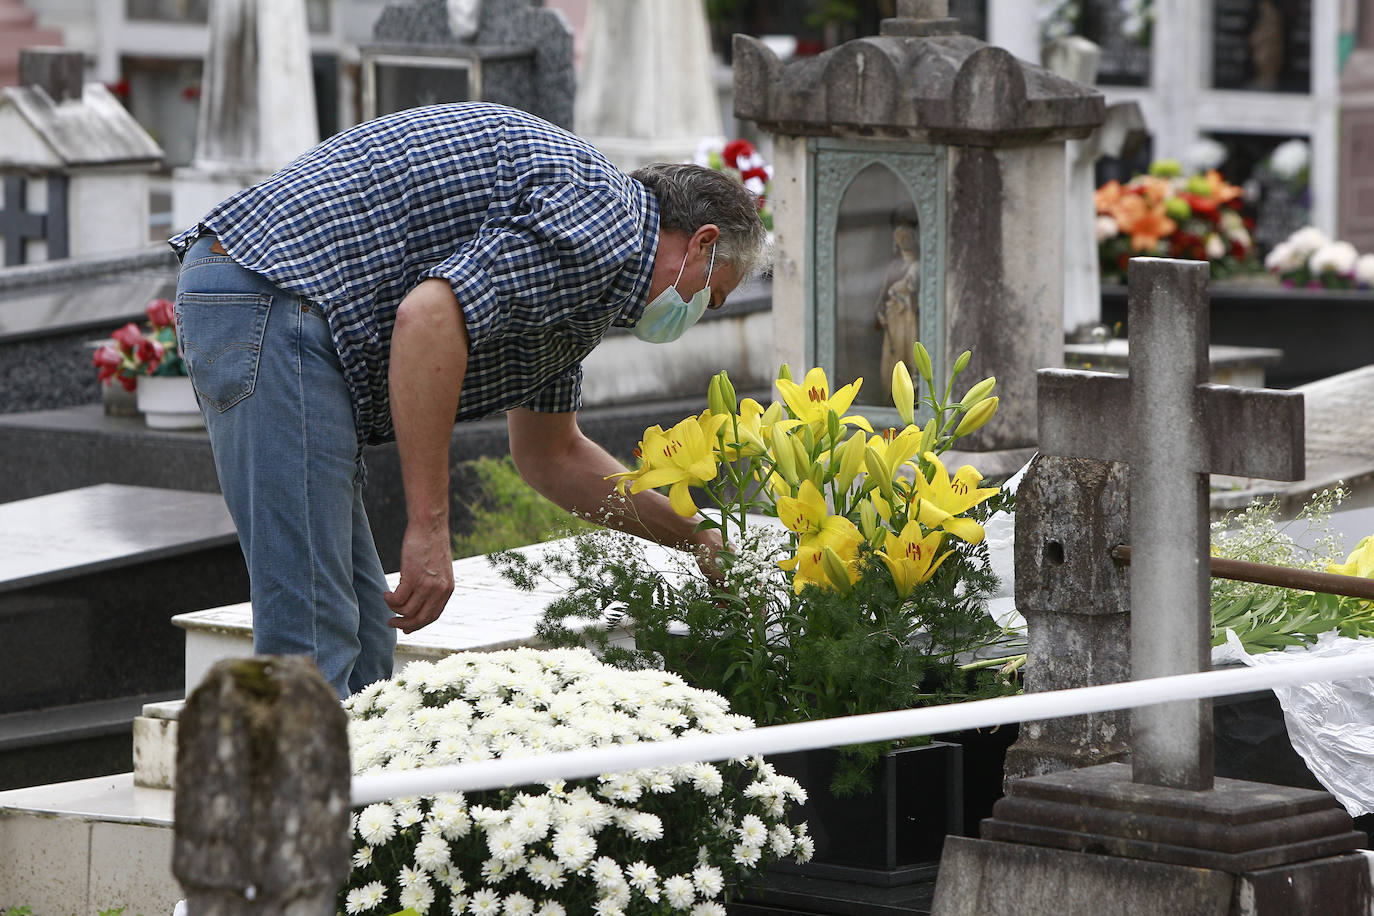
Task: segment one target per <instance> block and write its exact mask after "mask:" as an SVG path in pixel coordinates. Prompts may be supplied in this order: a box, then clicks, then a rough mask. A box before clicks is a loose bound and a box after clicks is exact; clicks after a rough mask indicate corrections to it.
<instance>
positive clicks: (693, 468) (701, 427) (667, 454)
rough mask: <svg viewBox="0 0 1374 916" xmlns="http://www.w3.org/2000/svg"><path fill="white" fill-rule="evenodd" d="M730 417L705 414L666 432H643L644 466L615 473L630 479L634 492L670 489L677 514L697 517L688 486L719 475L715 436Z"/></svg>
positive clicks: (648, 430)
mask: <svg viewBox="0 0 1374 916" xmlns="http://www.w3.org/2000/svg"><path fill="white" fill-rule="evenodd" d="M728 419H729V416H728V415H726V414H713V413H711V412H710V411H705V412H703V413H702V414H701V415H700V416H696V417H688V418H687V419H685V420H683V421H682V422H681V423H678V424H677V425H676V426H674V427H673V428H672V429H670V430H668V431H667V432H664V431H663V430H662V429H660V428H659V427H657V426H651V427H650V428H649V429H647V430H645V431H644V439H643V441H642V442H641V443H640V448H639V451H640V453H641V455H642V456H643V460H644V464H643V466H641V467H640V469H639V470H638V471H634V472H631V473H628V474H624V473H622V474H616V475H612V476H613V477H622V478H628V479H629V480H631V481H632V483H631V484H630V492H631V493H641V492H643V491H644V490H654V489H657V488H658V487H665V486H666V487H669V490H668V501H669V502H670V503H671V504H672V507H673V511H674V512H676V513H677V514H678V515H681V516H684V517H690V516H693V515H696V513H697V507H696V503H694V502H693V501H692V495H691V492H690V490H689V489H688V488H689V487H693V486H700V485H701V484H703V483H705V482H706V481H708V480H713V479H714V478H715V476H716V469H717V467H718V466H719V462H720V456H719V455H718V454H717V453H716V433H717V432H718V431H719V429H720V426H721V424H722V423H724V422H725V421H726V420H728Z"/></svg>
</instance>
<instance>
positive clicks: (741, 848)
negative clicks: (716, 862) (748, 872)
mask: <svg viewBox="0 0 1374 916" xmlns="http://www.w3.org/2000/svg"><path fill="white" fill-rule="evenodd" d="M730 857H731V858H732V859H734V860H735V861H736V862H738V863H739V864H740V865H743V866H744V867H745V868H753V867H754V866H756V865H758V864H759V860H760V859H762V858H763V847H761V846H750V845H748V844H746V843H736V844H735V848H734V849H732V850H731V851H730Z"/></svg>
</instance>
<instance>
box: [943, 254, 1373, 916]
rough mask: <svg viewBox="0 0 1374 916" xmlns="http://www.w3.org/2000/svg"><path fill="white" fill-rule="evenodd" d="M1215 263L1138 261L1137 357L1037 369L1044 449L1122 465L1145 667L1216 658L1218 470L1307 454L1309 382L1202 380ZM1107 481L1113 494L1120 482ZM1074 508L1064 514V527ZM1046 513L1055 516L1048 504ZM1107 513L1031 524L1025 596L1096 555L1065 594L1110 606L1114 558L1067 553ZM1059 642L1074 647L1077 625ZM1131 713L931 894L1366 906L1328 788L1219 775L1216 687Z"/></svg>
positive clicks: (1000, 899)
mask: <svg viewBox="0 0 1374 916" xmlns="http://www.w3.org/2000/svg"><path fill="white" fill-rule="evenodd" d="M1206 279H1207V265H1206V264H1205V263H1201V262H1190V261H1169V260H1164V259H1157V258H1140V259H1136V260H1134V261H1132V263H1131V267H1130V274H1129V281H1130V292H1131V319H1132V324H1131V327H1132V332H1133V334H1132V347H1131V367H1130V369H1131V371H1130V376H1129V377H1125V376H1111V375H1103V374H1097V373H1079V372H1070V371H1065V370H1044V371H1043V372H1042V373H1041V376H1040V384H1041V399H1040V444H1041V448H1042V450H1043V451H1044V452H1045V453H1047V454H1050V455H1055V454H1058V455H1083V456H1090V457H1092V458H1095V459H1117V460H1122V461H1125V462H1127V463H1128V465H1129V479H1130V482H1129V488H1128V492H1129V502H1130V512H1129V517H1130V521H1129V525H1128V528H1127V533H1128V534H1129V538H1130V547H1131V567H1130V572H1129V594H1130V608H1131V615H1130V616H1131V623H1130V650H1131V651H1130V656H1131V658H1130V665H1131V676H1132V678H1134V679H1136V680H1140V679H1144V678H1150V677H1158V676H1163V675H1168V674H1184V673H1190V672H1195V671H1199V670H1205V668H1207V667H1208V666H1209V665H1210V652H1209V647H1210V644H1211V638H1210V636H1211V625H1210V624H1211V615H1210V605H1209V604H1208V602H1207V594H1208V592H1207V579H1208V572H1209V570H1208V556H1209V550H1208V540H1207V534H1208V525H1207V520H1208V514H1207V508H1208V498H1207V481H1208V478H1207V472H1208V471H1216V472H1219V473H1232V472H1236V471H1239V473H1241V474H1246V475H1250V476H1260V477H1268V478H1274V479H1300V478H1301V477H1302V476H1303V471H1304V449H1303V403H1302V395H1301V394H1300V393H1294V392H1280V391H1270V390H1253V389H1232V388H1228V387H1226V386H1220V385H1213V384H1210V383H1208V382H1207V381H1206V379H1207V372H1208V367H1207V309H1206V305H1207V298H1206ZM1121 421H1124V422H1121ZM1099 489H1101V491H1102V492H1103V493H1107V494H1110V493H1112V492H1116V493H1117V494H1118V496H1117V497H1116V498H1117V499H1119V494H1120V489H1119V487H1116V488H1113V487H1112V486H1110V485H1108V486H1106V487H1105V488H1102V487H1099ZM1084 502H1087V503H1089V505H1087V507H1086V509H1087V511H1083V510H1084V507H1083V505H1081V504H1079V505H1078V506H1076V507H1075V508H1076V509H1077V511H1078V512H1080V513H1081V517H1080V520H1083V521H1085V522H1086V523H1087V524H1091V523H1092V522H1091V520H1092V518H1093V517H1099V521H1100V517H1103V516H1108V515H1112V514H1113V513H1111V512H1110V508H1111V504H1110V502H1108V503H1107V504H1102V503H1100V502H1099V501H1098V500H1096V499H1093V498H1091V497H1090V498H1089V499H1088V500H1085V501H1084ZM1042 508H1043V507H1042ZM1063 508H1066V509H1067V508H1070V507H1069V506H1066V507H1063ZM1115 514H1117V515H1119V514H1120V513H1115ZM1074 522H1075V519H1074V518H1073V517H1072V515H1070V516H1069V517H1067V518H1065V519H1064V520H1063V524H1064V525H1065V526H1067V528H1068V529H1070V530H1072V529H1073V528H1074V527H1075V525H1074ZM1034 527H1035V531H1036V532H1037V533H1041V534H1042V535H1043V534H1049V533H1051V531H1052V529H1049V528H1046V527H1044V525H1043V522H1042V523H1041V524H1039V525H1035V526H1034ZM1109 528H1110V522H1107V523H1106V525H1105V526H1104V525H1101V524H1099V525H1098V529H1099V530H1098V531H1096V532H1093V533H1090V534H1089V535H1087V536H1085V537H1079V538H1078V539H1077V540H1074V541H1068V542H1067V544H1066V542H1060V541H1054V540H1050V539H1048V538H1046V539H1045V540H1044V541H1043V542H1042V543H1041V544H1040V545H1038V546H1039V551H1038V552H1039V554H1040V556H1039V559H1040V560H1041V562H1042V563H1043V571H1041V570H1033V569H1028V568H1027V567H1030V566H1031V564H1030V563H1023V562H1022V560H1023V557H1022V555H1023V554H1027V555H1028V554H1030V553H1033V552H1036V551H1035V548H1036V546H1037V545H1034V544H1031V545H1026V546H1025V547H1024V548H1023V545H1022V544H1020V543H1018V545H1017V546H1018V564H1017V565H1018V575H1017V580H1018V581H1017V591H1018V597H1019V596H1020V595H1021V593H1022V588H1023V584H1022V582H1021V579H1022V577H1023V576H1024V575H1026V573H1028V572H1030V573H1032V574H1038V575H1039V576H1042V577H1044V578H1045V579H1047V580H1049V579H1053V578H1055V577H1056V576H1059V575H1060V574H1061V571H1063V570H1068V571H1070V573H1075V572H1076V573H1078V574H1079V575H1080V576H1084V574H1087V575H1086V576H1085V577H1084V581H1083V582H1082V583H1081V584H1082V586H1084V587H1080V588H1079V589H1078V590H1077V592H1078V594H1077V596H1074V595H1070V594H1069V592H1068V591H1067V590H1060V592H1059V594H1058V597H1059V598H1061V599H1068V600H1081V601H1087V602H1099V603H1101V604H1103V605H1104V606H1105V609H1108V610H1111V609H1113V608H1111V607H1110V606H1111V605H1112V604H1113V603H1117V604H1119V601H1120V597H1121V595H1122V590H1121V580H1120V578H1119V577H1113V576H1112V575H1110V574H1108V575H1107V576H1106V578H1105V579H1104V578H1101V577H1100V576H1099V578H1098V579H1097V580H1093V579H1092V578H1091V576H1092V574H1093V573H1094V572H1096V573H1099V574H1100V573H1101V570H1102V567H1103V566H1105V563H1104V562H1103V560H1102V558H1101V557H1087V558H1079V557H1074V558H1070V557H1069V556H1068V554H1067V553H1066V546H1067V547H1068V548H1069V549H1074V550H1082V549H1083V548H1091V549H1095V550H1100V549H1102V547H1104V546H1107V545H1106V543H1105V542H1106V541H1109V540H1116V539H1117V538H1118V537H1120V535H1121V534H1122V533H1123V532H1121V531H1110V530H1107V529H1109ZM1018 535H1020V532H1019V531H1018ZM1099 535H1100V536H1099ZM1026 558H1027V559H1029V556H1027V557H1026ZM1070 559H1073V561H1074V562H1073V563H1070V562H1069V560H1070ZM1086 586H1093V587H1101V586H1105V593H1104V594H1102V595H1095V594H1092V593H1090V592H1089V591H1088V588H1087V587H1086ZM1113 595H1114V596H1115V597H1113ZM1031 626H1032V630H1034V627H1035V623H1034V622H1032V624H1031ZM1083 635H1084V638H1085V639H1086V640H1091V638H1092V636H1093V635H1094V634H1087V633H1085V634H1083ZM1031 645H1032V650H1034V649H1035V648H1036V647H1037V640H1036V638H1035V635H1034V632H1033V633H1032V637H1031ZM1064 647H1067V649H1066V648H1064ZM1064 647H1061V648H1060V650H1059V651H1071V650H1072V649H1073V648H1076V642H1075V639H1074V634H1072V633H1069V634H1068V636H1067V638H1066V639H1065V640H1064ZM1035 664H1036V660H1035V658H1034V657H1032V658H1031V660H1030V666H1031V667H1034V665H1035ZM1131 728H1132V736H1131V742H1130V756H1131V763H1130V764H1129V765H1127V764H1124V763H1105V764H1101V765H1098V766H1090V767H1086V768H1083V769H1075V770H1066V771H1063V772H1058V773H1053V774H1050V775H1044V776H1035V777H1030V778H1026V779H1020V780H1016V781H1014V782H1012V783H1011V784H1010V786H1008V794H1007V795H1006V797H1004V798H1003V799H1002V800H1001V801H999V802H998V803H997V805H996V806H995V807H994V809H993V816H992V817H991V818H989V819H987V820H985V821H984V822H983V824H982V830H981V837H982V838H981V839H979V840H972V839H967V838H961V837H952V838H950V839H949V840H947V842H946V845H945V851H944V856H943V858H942V860H941V866H940V881H939V883H938V885H937V888H936V894H935V901H934V907H933V910H932V912H933V913H936V914H944V916H950V914H973V913H978V914H1002V913H1005V914H1011V913H1021V912H1042V911H1048V909H1046V908H1048V907H1053V909H1054V911H1056V912H1061V913H1065V914H1083V916H1088V914H1097V913H1100V912H1102V902H1103V900H1104V899H1111V900H1113V902H1114V905H1115V906H1116V907H1117V909H1118V910H1119V911H1120V912H1169V911H1170V910H1172V909H1179V910H1180V911H1186V912H1199V913H1216V914H1229V913H1235V914H1240V913H1245V914H1267V913H1274V914H1278V913H1299V912H1302V913H1308V912H1312V913H1316V912H1320V913H1329V914H1342V916H1344V914H1350V916H1354V914H1356V913H1359V914H1364V913H1367V912H1368V909H1369V904H1370V899H1371V898H1370V874H1369V869H1368V866H1367V864H1366V863H1365V860H1364V857H1363V856H1362V855H1360V854H1359V853H1358V852H1356V850H1357V849H1358V847H1359V845H1360V844H1361V843H1362V842H1363V840H1364V834H1362V833H1360V832H1358V831H1355V830H1353V829H1352V823H1351V819H1350V816H1349V815H1348V814H1347V813H1346V812H1345V810H1344V808H1342V807H1341V805H1340V803H1339V802H1337V801H1336V799H1334V798H1332V797H1331V796H1330V795H1328V794H1327V793H1325V792H1319V791H1313V790H1309V789H1294V788H1289V787H1283V786H1273V785H1267V784H1262V783H1253V782H1245V781H1241V780H1233V779H1214V777H1213V773H1212V739H1211V703H1210V701H1198V700H1193V701H1177V702H1170V703H1156V704H1152V705H1147V706H1143V707H1138V708H1137V709H1135V710H1134V711H1133V713H1132V726H1131Z"/></svg>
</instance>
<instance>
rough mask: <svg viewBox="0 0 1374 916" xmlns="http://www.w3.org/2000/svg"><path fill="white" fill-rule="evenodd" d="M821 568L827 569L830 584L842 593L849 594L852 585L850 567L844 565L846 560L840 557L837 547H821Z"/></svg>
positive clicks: (826, 574)
mask: <svg viewBox="0 0 1374 916" xmlns="http://www.w3.org/2000/svg"><path fill="white" fill-rule="evenodd" d="M821 569H822V570H824V571H825V577H826V578H827V579H829V580H830V584H831V585H834V586H835V588H837V589H839V591H840V594H842V595H848V594H849V591H850V585H851V583H850V581H849V569H848V567H846V566H845V565H844V560H841V559H840V555H839V554H838V553H836V552H835V548H833V547H822V548H821Z"/></svg>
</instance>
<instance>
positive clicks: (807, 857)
mask: <svg viewBox="0 0 1374 916" xmlns="http://www.w3.org/2000/svg"><path fill="white" fill-rule="evenodd" d="M815 854H816V841H815V840H813V839H811V837H809V836H799V837H797V845H796V846H793V847H792V855H793V856H794V857H795V858H796V860H797V861H798V862H802V863H806V862H810V861H811V857H812V856H814V855H815Z"/></svg>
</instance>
